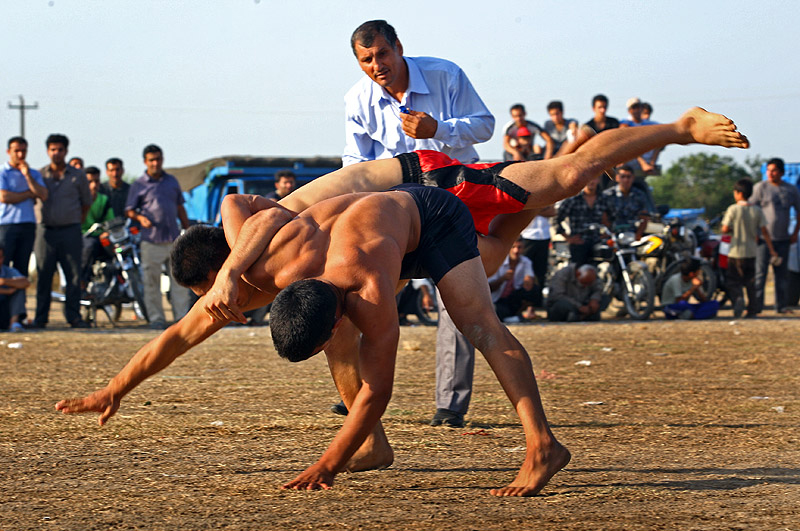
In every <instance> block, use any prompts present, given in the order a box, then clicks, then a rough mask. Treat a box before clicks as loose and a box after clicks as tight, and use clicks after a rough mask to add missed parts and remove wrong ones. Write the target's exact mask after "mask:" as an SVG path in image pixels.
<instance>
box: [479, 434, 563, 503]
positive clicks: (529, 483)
mask: <svg viewBox="0 0 800 531" xmlns="http://www.w3.org/2000/svg"><path fill="white" fill-rule="evenodd" d="M571 457H572V456H571V455H570V453H569V450H567V449H566V448H564V447H563V446H562V445H561V444H560V443H558V442H557V441H556V442H554V444H553V445H551V446H550V447H549V448H547V449H544V450H541V451H539V452H538V453H536V454H530V453H529V454H528V455H527V456H526V457H525V462H524V463H522V467H520V469H519V472H518V473H517V478H516V479H515V480H514V481H512V482H511V484H510V485H508V486H507V487H503V488H502V489H492V490H491V491H490V493H491V494H492V495H493V496H535V495H536V494H538V493H539V491H541V490H542V489H543V488H544V486H545V485H547V482H548V481H550V478H552V477H553V476H554V475H556V473H557V472H558V471H559V470H561V469H562V468H564V467H565V466H567V463H569V460H570V458H571Z"/></svg>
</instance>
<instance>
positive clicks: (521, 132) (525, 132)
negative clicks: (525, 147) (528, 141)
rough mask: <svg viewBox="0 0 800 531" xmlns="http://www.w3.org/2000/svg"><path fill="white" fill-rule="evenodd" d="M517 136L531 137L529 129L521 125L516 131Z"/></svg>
mask: <svg viewBox="0 0 800 531" xmlns="http://www.w3.org/2000/svg"><path fill="white" fill-rule="evenodd" d="M517 136H518V137H520V136H533V135H532V134H531V131H530V129H528V128H527V127H525V126H524V125H523V126H522V127H520V128H519V129H517Z"/></svg>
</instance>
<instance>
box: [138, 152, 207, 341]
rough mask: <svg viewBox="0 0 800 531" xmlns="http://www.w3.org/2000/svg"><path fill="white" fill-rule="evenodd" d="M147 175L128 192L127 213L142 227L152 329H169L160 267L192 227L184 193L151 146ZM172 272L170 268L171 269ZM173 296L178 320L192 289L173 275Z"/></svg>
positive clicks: (144, 279) (147, 154) (187, 305)
mask: <svg viewBox="0 0 800 531" xmlns="http://www.w3.org/2000/svg"><path fill="white" fill-rule="evenodd" d="M143 155H144V164H145V166H146V167H147V169H146V171H145V173H144V175H142V176H141V177H139V178H138V179H136V180H135V181H134V182H133V184H132V185H131V189H130V192H128V202H127V204H126V205H125V213H126V214H127V216H128V217H129V218H131V219H133V220H135V221H138V222H139V224H140V225H141V226H142V282H143V283H144V305H145V308H146V309H147V318H148V319H149V321H150V328H153V329H155V330H161V329H164V328H166V317H165V316H164V303H163V300H162V295H161V267H162V265H163V264H166V263H167V262H168V261H169V253H170V250H171V249H172V242H173V241H174V240H175V238H177V237H178V236H179V235H180V233H181V230H180V228H179V227H178V219H180V222H181V227H182V228H184V229H188V228H189V218H188V216H187V215H186V209H185V208H184V207H183V201H184V199H183V193H182V192H181V186H180V184H178V180H177V179H175V177H173V176H172V175H170V174H168V173H165V172H164V170H163V169H162V168H163V164H164V154H163V152H162V151H161V148H160V147H158V146H156V145H155V144H150V145H148V146H147V147H145V148H144V153H143ZM168 269H169V268H168ZM170 297H171V302H172V309H173V311H172V313H173V317H174V318H175V320H176V321H177V320H179V319H180V318H181V317H183V316H184V315H186V313H187V312H188V311H189V308H190V307H191V302H190V300H191V299H190V296H189V290H187V289H186V288H184V287H183V286H180V285H178V283H177V282H175V281H174V280H173V279H172V275H171V273H170Z"/></svg>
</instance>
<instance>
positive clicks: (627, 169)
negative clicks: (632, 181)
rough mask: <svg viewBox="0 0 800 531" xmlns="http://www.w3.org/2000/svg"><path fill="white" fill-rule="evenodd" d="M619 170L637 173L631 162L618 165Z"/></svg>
mask: <svg viewBox="0 0 800 531" xmlns="http://www.w3.org/2000/svg"><path fill="white" fill-rule="evenodd" d="M619 170H622V171H629V172H631V173H633V174H635V173H636V172H635V171H633V167H632V166H630V165H629V164H623V165H622V166H618V167H617V171H619Z"/></svg>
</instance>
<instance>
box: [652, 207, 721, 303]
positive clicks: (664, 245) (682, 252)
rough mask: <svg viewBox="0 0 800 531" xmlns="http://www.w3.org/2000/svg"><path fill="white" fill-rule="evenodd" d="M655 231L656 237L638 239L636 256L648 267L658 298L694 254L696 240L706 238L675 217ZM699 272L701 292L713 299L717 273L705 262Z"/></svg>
mask: <svg viewBox="0 0 800 531" xmlns="http://www.w3.org/2000/svg"><path fill="white" fill-rule="evenodd" d="M651 225H652V224H651ZM659 232H660V234H650V235H647V236H645V237H644V238H642V240H640V242H639V245H638V246H637V253H636V256H637V258H639V259H640V260H644V261H645V262H646V263H648V264H650V265H651V269H650V270H651V271H652V274H653V275H654V281H655V289H656V294H657V295H658V297H659V299H660V298H661V292H662V291H663V289H664V283H665V282H666V281H667V279H668V278H670V277H671V276H673V275H674V274H676V273H678V272H680V270H681V264H682V263H683V262H684V261H685V260H686V259H687V258H690V257H691V256H693V255H694V251H695V249H696V248H697V245H698V241H699V239H700V238H701V237H702V238H703V239H704V240H707V236H706V235H705V234H699V233H698V231H696V230H689V229H687V227H686V226H685V224H684V223H683V221H681V220H680V219H678V218H674V219H671V220H670V221H669V222H667V223H665V224H663V227H662V228H661V229H660V231H659ZM701 271H702V279H703V292H704V293H706V295H708V296H709V297H713V294H714V293H715V292H716V291H717V286H718V285H719V284H718V282H717V274H716V273H715V272H714V269H713V267H712V266H711V264H709V263H708V261H706V260H704V261H703V263H702V265H701Z"/></svg>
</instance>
